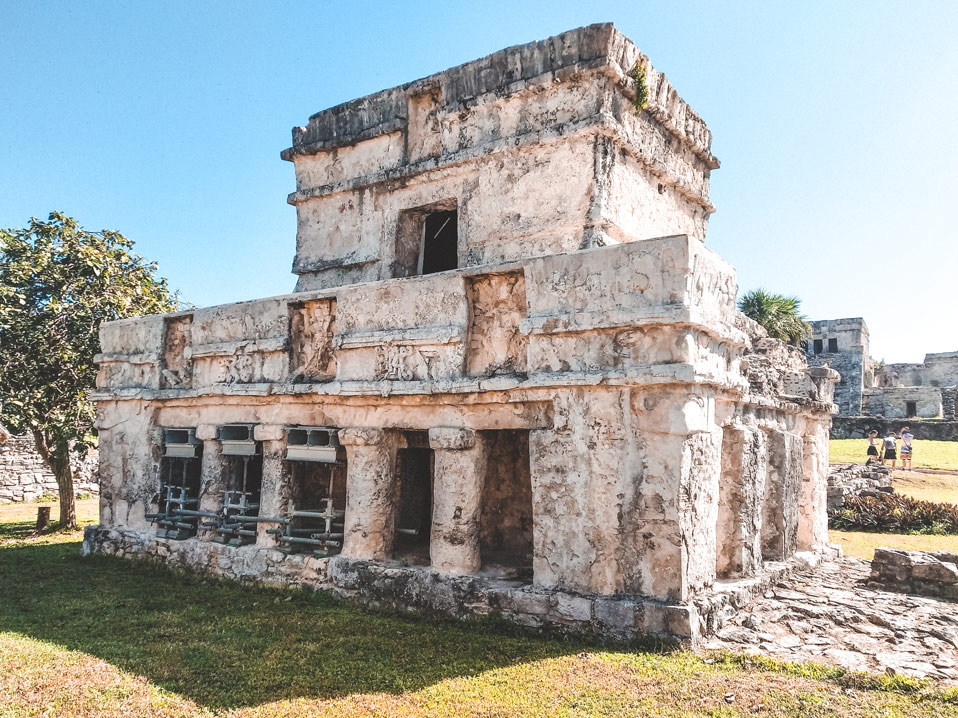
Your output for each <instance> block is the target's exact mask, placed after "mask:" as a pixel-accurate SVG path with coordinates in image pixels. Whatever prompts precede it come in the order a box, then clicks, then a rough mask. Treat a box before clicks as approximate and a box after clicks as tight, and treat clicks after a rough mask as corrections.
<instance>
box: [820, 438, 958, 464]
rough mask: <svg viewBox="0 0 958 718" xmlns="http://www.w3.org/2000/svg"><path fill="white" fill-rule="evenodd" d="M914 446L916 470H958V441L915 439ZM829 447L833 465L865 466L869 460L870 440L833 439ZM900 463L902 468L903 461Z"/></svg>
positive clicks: (913, 458)
mask: <svg viewBox="0 0 958 718" xmlns="http://www.w3.org/2000/svg"><path fill="white" fill-rule="evenodd" d="M912 444H913V446H914V452H915V453H914V456H913V457H912V465H913V466H914V467H915V468H923V469H948V470H953V471H954V470H958V441H929V440H926V439H915V440H914V441H913V442H912ZM828 447H829V448H828V450H829V461H831V462H833V463H841V464H844V463H849V464H853V463H854V464H864V463H865V461H866V460H867V458H868V457H867V456H866V455H865V452H866V451H867V449H868V439H832V440H831V441H829V442H828ZM898 463H899V466H900V465H901V461H900V460H899V462H898Z"/></svg>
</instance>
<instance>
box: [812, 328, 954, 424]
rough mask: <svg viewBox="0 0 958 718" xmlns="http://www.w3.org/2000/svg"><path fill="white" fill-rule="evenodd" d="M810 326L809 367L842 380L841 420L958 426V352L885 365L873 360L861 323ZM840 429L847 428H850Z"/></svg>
mask: <svg viewBox="0 0 958 718" xmlns="http://www.w3.org/2000/svg"><path fill="white" fill-rule="evenodd" d="M811 325H812V335H811V337H810V338H809V340H808V345H807V348H806V353H807V357H808V362H809V364H811V365H813V366H824V365H827V366H829V367H831V368H832V369H835V370H837V371H838V373H839V374H841V377H842V378H841V381H840V382H839V384H838V386H837V387H836V389H835V403H836V404H838V408H839V417H841V418H842V419H844V418H845V417H860V416H869V417H882V418H884V419H896V420H897V419H949V420H958V416H956V413H955V409H956V406H955V396H956V393H958V352H943V353H939V354H926V355H925V361H924V362H923V363H921V364H885V365H881V364H879V363H878V362H876V361H875V360H874V359H872V358H871V357H870V356H869V348H868V327H867V326H866V325H865V320H864V319H862V318H861V317H855V318H850V319H825V320H821V321H815V322H811ZM839 423H840V424H841V425H842V426H844V425H845V424H846V423H847V422H844V421H841V422H839ZM870 426H871V425H869V427H870ZM883 429H884V427H883ZM893 430H896V429H893ZM949 433H950V431H949ZM836 438H839V437H836ZM841 438H844V437H841ZM920 438H926V437H925V436H921V437H920ZM927 438H942V437H938V436H928V437H927ZM948 438H951V437H950V436H949V437H948Z"/></svg>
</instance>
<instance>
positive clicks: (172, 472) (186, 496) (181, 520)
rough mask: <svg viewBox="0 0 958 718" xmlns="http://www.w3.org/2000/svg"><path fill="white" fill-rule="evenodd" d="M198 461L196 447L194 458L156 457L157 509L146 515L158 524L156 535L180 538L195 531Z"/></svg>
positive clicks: (191, 534)
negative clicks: (157, 458) (157, 465)
mask: <svg viewBox="0 0 958 718" xmlns="http://www.w3.org/2000/svg"><path fill="white" fill-rule="evenodd" d="M197 448H198V449H201V448H202V447H197ZM201 463H202V459H201V458H200V451H199V450H198V451H197V455H196V457H195V458H180V457H173V456H164V457H163V458H162V459H161V460H160V476H161V477H163V483H162V485H161V486H160V501H159V513H158V514H156V515H151V517H150V520H151V521H153V523H155V524H157V526H159V530H158V531H157V535H158V536H162V537H165V538H171V539H179V540H182V539H187V538H190V537H191V536H195V535H196V525H197V523H198V517H197V516H195V515H194V514H195V513H196V509H197V507H198V504H199V495H200V470H201Z"/></svg>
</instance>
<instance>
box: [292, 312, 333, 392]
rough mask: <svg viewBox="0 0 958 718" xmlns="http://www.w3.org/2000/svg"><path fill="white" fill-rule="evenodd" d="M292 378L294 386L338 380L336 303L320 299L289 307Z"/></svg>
mask: <svg viewBox="0 0 958 718" xmlns="http://www.w3.org/2000/svg"><path fill="white" fill-rule="evenodd" d="M290 331H291V343H290V344H291V352H292V355H291V358H290V372H289V374H290V378H291V379H292V380H293V381H295V382H322V381H331V380H332V379H334V378H335V377H336V357H335V354H334V353H333V337H334V335H335V333H336V300H335V299H318V300H314V301H308V302H303V303H302V304H295V305H291V306H290Z"/></svg>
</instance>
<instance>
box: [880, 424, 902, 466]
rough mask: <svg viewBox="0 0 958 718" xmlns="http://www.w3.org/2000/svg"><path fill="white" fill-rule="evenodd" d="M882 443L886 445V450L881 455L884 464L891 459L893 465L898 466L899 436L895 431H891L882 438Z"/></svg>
mask: <svg viewBox="0 0 958 718" xmlns="http://www.w3.org/2000/svg"><path fill="white" fill-rule="evenodd" d="M882 443H883V444H884V445H885V446H884V449H885V452H884V453H883V454H882V457H881V462H882V464H884V463H885V462H886V461H888V460H889V459H891V467H892V468H893V469H894V468H896V467H897V466H898V437H897V436H895V432H894V431H889V432H888V436H886V437H885V438H884V439H882Z"/></svg>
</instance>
